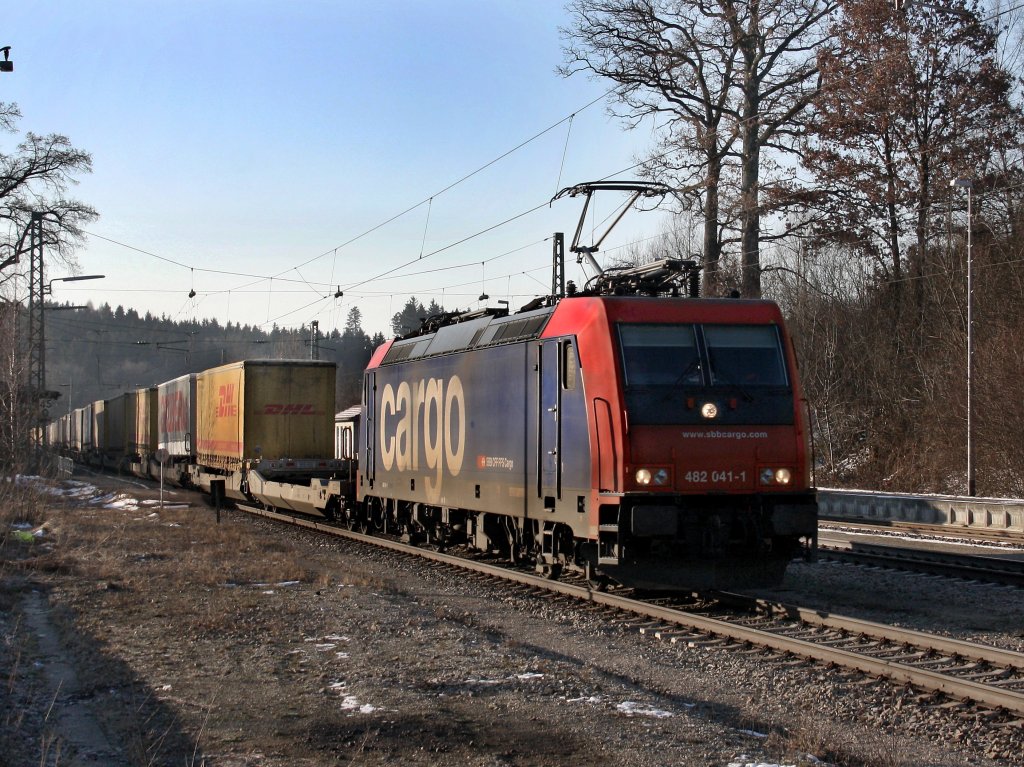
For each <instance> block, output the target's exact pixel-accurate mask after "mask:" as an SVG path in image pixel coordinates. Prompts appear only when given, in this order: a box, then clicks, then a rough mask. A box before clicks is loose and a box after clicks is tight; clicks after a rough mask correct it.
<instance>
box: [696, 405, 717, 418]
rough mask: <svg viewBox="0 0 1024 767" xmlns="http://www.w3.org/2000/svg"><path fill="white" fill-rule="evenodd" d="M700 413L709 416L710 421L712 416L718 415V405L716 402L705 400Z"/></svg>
mask: <svg viewBox="0 0 1024 767" xmlns="http://www.w3.org/2000/svg"><path fill="white" fill-rule="evenodd" d="M700 414H701V415H702V416H704V417H705V418H707V419H708V420H709V421H710V420H711V419H712V418H717V417H718V405H716V404H715V403H714V402H705V403H704V404H703V405H701V406H700Z"/></svg>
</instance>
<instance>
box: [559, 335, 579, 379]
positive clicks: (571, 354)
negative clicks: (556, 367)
mask: <svg viewBox="0 0 1024 767" xmlns="http://www.w3.org/2000/svg"><path fill="white" fill-rule="evenodd" d="M577 370H579V363H578V362H577V361H576V351H575V350H574V349H573V346H572V341H564V342H563V343H562V388H563V389H565V390H567V391H572V390H573V389H575V388H576V371H577Z"/></svg>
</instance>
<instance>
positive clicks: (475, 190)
mask: <svg viewBox="0 0 1024 767" xmlns="http://www.w3.org/2000/svg"><path fill="white" fill-rule="evenodd" d="M3 22H4V23H3V26H2V28H0V35H2V36H3V39H2V40H0V45H10V46H12V50H11V58H12V60H13V61H14V62H15V71H14V72H13V73H10V74H3V75H2V76H0V100H4V101H15V102H17V103H18V104H19V106H20V108H21V111H22V115H23V118H22V120H21V122H20V129H21V130H22V131H27V130H31V131H35V132H37V133H50V132H58V133H63V134H65V135H67V136H68V137H69V138H70V139H71V140H72V142H73V143H74V144H75V145H76V146H78V147H80V148H82V149H85V150H87V151H89V152H91V153H92V155H93V165H94V170H93V173H92V174H91V175H90V176H86V177H82V179H81V183H80V184H79V185H78V186H77V187H76V188H75V189H74V190H73V192H74V195H75V196H77V197H78V198H79V199H82V200H83V201H85V202H88V203H89V204H91V205H93V206H94V207H95V208H97V210H98V211H99V212H100V215H101V218H100V220H99V221H98V222H96V223H95V224H93V225H91V226H90V227H89V232H90V233H91V235H92V236H90V237H89V239H88V241H87V243H86V247H84V248H83V249H82V250H81V251H80V252H79V253H78V260H79V263H80V266H81V271H82V272H83V273H88V274H92V273H103V274H106V275H107V277H106V279H104V280H102V281H91V282H83V283H78V284H75V283H68V284H61V283H57V284H55V286H54V298H55V299H56V300H65V301H73V302H75V303H84V302H85V301H88V300H92V301H93V302H95V303H100V302H104V301H106V302H109V303H110V304H112V305H117V304H122V305H124V306H126V307H127V306H130V307H134V308H135V309H137V310H139V311H140V312H145V311H151V312H153V313H155V314H167V315H168V316H170V317H172V318H175V319H189V318H193V317H196V318H203V317H216V318H217V319H218V320H219V321H220V322H221V323H224V322H226V321H232V322H243V323H249V324H261V325H266V324H267V323H275V322H276V323H277V324H278V325H280V326H283V327H296V326H299V325H302V324H308V323H309V322H310V321H311V320H313V319H316V320H319V322H320V326H321V328H322V329H329V328H331V327H335V326H339V327H340V326H343V325H344V322H345V318H346V316H347V315H348V311H349V309H350V308H351V307H352V306H358V307H359V308H360V310H361V311H362V314H363V327H364V329H365V330H367V331H368V332H370V333H373V332H375V331H378V330H380V331H384V332H385V333H387V332H388V331H387V328H388V319H389V318H390V316H391V315H392V314H393V313H395V312H397V311H398V310H399V309H401V307H402V305H404V303H405V301H406V300H407V298H408V296H409V295H415V296H416V297H417V298H419V299H420V300H422V301H423V302H424V303H427V302H429V300H431V299H434V300H437V301H438V302H439V303H443V304H444V305H445V306H446V308H449V309H452V308H456V307H458V308H476V307H479V306H480V305H481V304H480V302H478V300H477V299H478V296H479V295H480V293H481V291H484V292H486V293H487V294H488V295H489V296H490V301H489V303H490V305H496V301H497V299H499V298H506V299H509V300H510V302H511V304H512V306H513V307H516V306H518V305H521V304H522V303H525V302H526V301H527V300H529V298H530V297H532V296H533V295H535V294H539V293H544V292H546V285H547V283H548V282H549V280H550V252H551V251H550V248H551V246H550V242H548V241H546V238H548V237H549V236H550V234H551V233H552V232H553V231H564V232H566V234H567V237H571V235H572V232H573V231H574V229H575V226H576V220H577V216H578V214H579V210H580V206H581V203H580V201H578V200H570V201H561V202H557V203H555V205H554V206H553V207H552V208H550V209H549V208H547V207H544V208H542V209H541V210H539V211H536V212H534V213H531V214H529V215H526V216H523V217H521V218H519V219H517V220H516V221H514V222H513V223H511V224H508V225H504V226H500V227H498V228H496V229H494V230H493V231H491V232H488V233H487V234H483V235H480V236H478V237H474V238H472V239H470V240H468V241H467V242H464V243H462V244H460V245H455V243H457V242H459V241H460V240H463V239H464V238H467V237H470V236H471V235H474V234H477V233H479V232H483V231H484V230H486V229H489V228H490V227H493V226H494V225H496V224H498V223H500V222H502V221H504V220H506V219H509V218H512V217H515V216H518V215H519V214H522V213H524V212H525V211H529V210H531V209H533V208H535V207H537V206H538V205H541V204H542V203H544V202H546V201H547V200H548V199H549V198H550V197H551V196H552V195H553V194H554V192H555V191H556V188H557V187H558V186H559V185H560V186H566V185H569V184H572V183H576V182H579V181H589V180H594V179H598V178H604V177H607V176H609V175H611V174H617V173H618V172H619V171H622V170H623V169H625V168H628V167H629V166H630V165H632V163H633V162H634V161H635V158H636V157H637V156H638V155H640V154H642V153H643V152H644V151H646V150H647V148H648V147H649V145H650V144H651V142H652V136H651V133H650V130H649V129H646V128H642V129H638V130H633V131H624V130H623V126H622V124H621V123H620V122H619V121H618V120H616V119H614V118H611V117H609V116H608V115H607V113H606V109H605V104H604V102H603V101H598V103H596V104H593V105H592V106H590V107H588V108H586V109H583V107H585V106H586V105H587V104H588V103H590V102H592V101H594V100H595V99H598V98H599V97H600V96H601V95H602V94H603V93H604V92H605V91H607V90H608V88H609V87H610V83H606V82H595V81H591V80H588V79H587V78H586V77H585V76H583V75H576V76H574V77H572V78H569V79H566V78H563V77H561V76H559V75H558V74H557V73H556V72H555V68H556V67H557V66H558V65H559V63H560V62H561V60H562V52H561V45H562V40H561V38H560V36H559V32H558V27H559V26H560V25H563V24H565V23H566V17H565V13H564V10H563V8H562V6H561V4H560V3H558V2H544V1H543V0H528V1H526V2H515V3H513V2H490V3H489V2H479V0H478V1H477V2H470V1H469V0H435V1H434V2H412V1H411V0H410V1H407V2H382V3H376V4H369V3H355V2H341V1H339V2H326V0H321V1H315V2H314V1H310V0H297V1H296V2H293V3H287V4H285V3H270V2H262V1H260V0H249V1H248V2H235V1H234V0H231V1H228V0H209V1H208V2H196V1H194V0H178V1H177V2H164V1H163V0H151V1H148V2H147V1H140V0H135V2H125V1H121V0H116V1H113V2H90V1H84V2H83V0H77V1H71V0H55V1H53V2H46V3H43V2H24V1H23V2H20V3H11V4H9V5H8V7H6V8H5V10H4V15H3ZM574 113H575V117H573V118H572V120H571V123H570V121H568V120H566V121H564V122H562V123H561V124H560V125H558V126H557V127H554V128H553V129H551V130H550V131H548V132H547V133H544V135H542V136H540V137H539V138H537V139H536V140H534V141H532V142H530V143H529V144H527V145H526V146H525V147H523V148H521V149H519V150H517V151H515V152H514V153H512V154H511V155H510V156H509V157H507V158H505V159H503V160H501V161H499V162H496V163H495V164H494V165H492V166H490V167H489V168H487V169H486V170H483V171H482V172H480V173H478V174H477V175H475V176H473V177H472V178H471V179H469V180H468V181H465V182H463V183H461V184H459V185H458V186H456V187H454V188H453V189H451V190H449V191H446V192H444V193H443V194H439V193H440V192H441V191H442V190H444V189H445V188H446V187H448V186H449V185H450V184H452V183H453V182H455V181H457V180H459V179H460V178H462V177H463V176H465V175H467V174H469V173H471V172H473V171H475V170H477V169H478V168H480V167H481V166H484V165H485V164H487V163H489V162H491V161H493V160H495V159H496V158H498V157H500V156H501V155H503V154H504V153H506V152H508V151H509V150H512V149H513V148H515V147H516V146H518V145H519V144H521V143H523V142H524V141H526V140H527V139H530V138H531V137H533V136H535V135H536V134H538V133H540V132H542V131H544V129H546V128H548V127H549V126H553V125H555V124H556V123H558V122H559V121H562V120H564V119H565V118H568V117H569V116H570V115H572V114H574ZM567 139H568V141H567ZM14 140H15V139H14V137H11V136H2V137H0V145H2V146H3V147H4V149H5V150H6V151H10V150H11V149H12V148H13V144H14ZM563 154H564V165H563ZM627 175H631V174H627ZM431 197H433V200H432V202H430V203H429V204H423V205H420V206H419V207H416V208H415V209H414V210H412V211H410V212H408V213H407V214H405V215H403V216H400V217H398V218H397V219H396V220H395V221H393V222H391V223H389V224H387V225H385V226H381V227H380V228H379V229H376V230H375V231H373V232H372V233H370V234H367V235H366V236H363V237H359V235H361V234H363V233H365V232H367V231H368V230H370V229H372V228H374V227H376V226H377V225H379V224H382V223H383V222H385V221H388V220H389V219H391V218H392V217H394V216H396V214H399V213H401V212H402V211H405V210H406V209H408V208H410V207H412V206H415V205H416V204H417V203H420V202H423V201H426V200H428V199H430V198H431ZM618 202H619V200H618V199H614V198H613V197H608V198H607V199H606V200H602V199H600V198H599V199H598V201H597V212H598V216H599V217H601V216H602V214H607V213H610V212H611V210H612V209H613V208H614V205H615V204H617V203H618ZM627 221H629V222H630V226H629V227H628V228H625V229H624V230H623V231H622V234H621V235H618V236H616V235H613V236H612V237H611V238H610V239H609V242H608V243H607V245H608V246H609V247H610V248H614V247H615V246H616V245H621V244H624V243H626V242H628V241H629V240H630V239H636V238H638V237H643V236H650V235H653V234H656V233H657V231H658V230H659V228H660V226H661V221H662V219H661V216H659V215H658V214H645V215H634V216H632V217H630V218H628V219H627ZM104 238H106V239H104ZM356 238H358V239H356ZM110 240H114V241H116V242H118V243H123V244H124V245H127V246H130V247H124V245H117V244H115V243H113V242H110ZM339 246H343V247H339ZM139 251H145V252H146V253H149V254H152V255H146V254H145V253H142V252H139ZM437 251H440V252H437ZM421 253H423V254H424V258H423V259H422V260H420V261H417V263H416V264H414V265H412V266H408V267H404V268H401V269H398V270H397V271H395V272H394V273H392V274H391V275H389V276H388V278H387V279H383V278H380V277H379V276H380V275H382V274H383V273H385V272H388V271H390V270H392V269H395V268H396V267H400V266H401V265H403V264H406V263H407V262H409V261H411V260H414V259H418V257H419V255H420V254H421ZM431 254H433V255H431ZM502 254H508V255H504V256H502ZM492 259H493V260H492ZM170 261H173V262H177V263H169V262H170ZM204 270H217V272H229V273H235V274H224V273H217V272H211V271H204ZM437 270H442V271H437ZM63 274H65V273H64V272H61V271H60V270H59V269H54V270H50V271H49V272H48V274H47V278H48V279H49V278H52V277H57V276H62V275H63ZM241 275H255V277H253V278H248V277H244V276H241ZM567 276H568V277H570V278H574V279H577V280H580V279H582V272H581V271H580V270H579V268H578V267H577V266H576V265H575V263H571V264H570V265H569V266H568V268H567ZM268 278H274V279H268ZM329 285H335V286H340V287H341V289H342V290H343V291H345V296H344V297H343V298H341V299H337V300H336V299H334V298H333V297H330V295H331V294H332V293H333V292H334V291H333V290H332V289H330V288H329V287H328V286H329ZM190 290H195V291H196V296H195V298H192V299H190V298H188V293H189V291H190ZM325 296H328V297H327V298H325Z"/></svg>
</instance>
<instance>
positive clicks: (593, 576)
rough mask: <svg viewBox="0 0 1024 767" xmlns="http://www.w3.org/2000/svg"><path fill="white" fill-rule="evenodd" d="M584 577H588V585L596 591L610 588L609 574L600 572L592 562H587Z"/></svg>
mask: <svg viewBox="0 0 1024 767" xmlns="http://www.w3.org/2000/svg"><path fill="white" fill-rule="evenodd" d="M583 577H584V578H586V580H587V585H589V586H590V588H592V589H593V590H594V591H600V592H605V591H607V590H608V583H609V581H608V576H607V575H605V574H604V573H602V572H600V571H599V570H598V569H597V568H595V567H594V566H593V565H592V564H591V563H590V562H587V564H586V566H585V567H584V573H583Z"/></svg>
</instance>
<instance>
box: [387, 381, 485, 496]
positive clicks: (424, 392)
mask: <svg viewBox="0 0 1024 767" xmlns="http://www.w3.org/2000/svg"><path fill="white" fill-rule="evenodd" d="M378 407H379V412H380V458H381V463H382V464H383V465H384V469H385V470H386V471H391V470H392V469H394V470H395V471H401V472H406V471H411V472H417V473H418V472H419V471H421V468H420V457H421V456H422V457H423V463H424V464H426V473H427V475H428V476H427V477H426V481H425V482H424V483H423V484H424V487H425V489H426V495H427V500H428V501H430V502H431V503H436V502H438V501H439V500H440V499H441V487H442V484H443V478H444V470H445V469H447V470H448V475H449V476H452V477H456V476H458V474H459V472H460V471H462V461H463V458H464V457H465V453H466V394H465V391H464V390H463V388H462V381H461V380H460V379H459V377H458V376H457V375H456V376H452V377H451V378H449V379H448V380H447V381H445V380H444V379H443V378H429V379H420V380H419V381H413V382H410V381H402V382H401V383H399V384H398V387H397V388H395V387H393V386H392V385H391V384H387V385H386V386H385V387H384V390H383V391H382V392H381V397H380V404H379V406H378ZM430 473H433V475H434V476H433V477H431V476H429V474H430Z"/></svg>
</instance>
